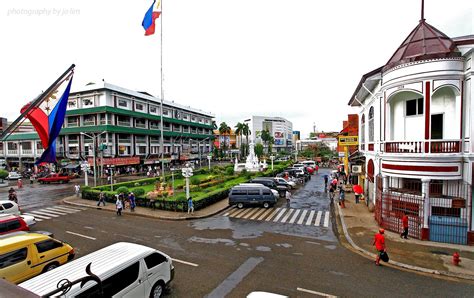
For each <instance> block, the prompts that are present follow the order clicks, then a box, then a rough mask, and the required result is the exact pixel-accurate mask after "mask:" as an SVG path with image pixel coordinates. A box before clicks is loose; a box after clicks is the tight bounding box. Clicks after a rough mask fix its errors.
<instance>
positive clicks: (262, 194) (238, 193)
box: [229, 185, 277, 208]
mask: <svg viewBox="0 0 474 298" xmlns="http://www.w3.org/2000/svg"><path fill="white" fill-rule="evenodd" d="M276 202H277V197H275V195H273V193H272V191H271V189H270V188H268V187H266V186H263V185H258V186H243V185H237V186H234V187H233V188H232V189H231V190H230V192H229V205H231V206H234V205H235V206H237V208H243V207H244V206H247V205H252V206H255V205H262V206H263V207H264V208H270V206H273V205H275V204H276Z"/></svg>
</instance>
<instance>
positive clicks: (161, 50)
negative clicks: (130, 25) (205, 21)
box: [160, 0, 165, 182]
mask: <svg viewBox="0 0 474 298" xmlns="http://www.w3.org/2000/svg"><path fill="white" fill-rule="evenodd" d="M160 6H161V9H160V10H161V18H160V27H161V28H160V78H161V84H160V87H161V88H160V89H161V94H160V103H161V108H160V123H161V126H160V128H161V129H160V138H161V141H160V151H161V175H162V177H163V182H165V160H164V159H165V149H164V139H163V128H164V127H163V97H164V96H165V92H164V90H163V81H164V80H163V0H161V1H160Z"/></svg>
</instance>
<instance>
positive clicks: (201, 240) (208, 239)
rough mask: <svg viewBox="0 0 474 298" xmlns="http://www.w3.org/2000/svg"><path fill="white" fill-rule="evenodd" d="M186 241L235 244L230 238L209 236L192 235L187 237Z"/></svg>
mask: <svg viewBox="0 0 474 298" xmlns="http://www.w3.org/2000/svg"><path fill="white" fill-rule="evenodd" d="M188 241H192V242H199V243H206V244H219V243H224V245H226V246H234V245H235V241H233V240H230V239H223V238H216V239H210V238H202V237H196V236H193V237H191V238H189V239H188Z"/></svg>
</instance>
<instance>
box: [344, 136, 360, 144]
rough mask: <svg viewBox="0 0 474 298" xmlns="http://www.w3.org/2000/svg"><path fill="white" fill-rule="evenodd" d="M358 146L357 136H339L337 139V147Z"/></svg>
mask: <svg viewBox="0 0 474 298" xmlns="http://www.w3.org/2000/svg"><path fill="white" fill-rule="evenodd" d="M354 145H359V137H358V136H340V137H339V146H354Z"/></svg>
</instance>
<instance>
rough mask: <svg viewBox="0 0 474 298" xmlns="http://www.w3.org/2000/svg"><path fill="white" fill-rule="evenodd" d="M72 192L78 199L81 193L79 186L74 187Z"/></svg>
mask: <svg viewBox="0 0 474 298" xmlns="http://www.w3.org/2000/svg"><path fill="white" fill-rule="evenodd" d="M74 192H75V193H76V197H79V194H80V193H81V186H80V185H79V184H76V185H74Z"/></svg>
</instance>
